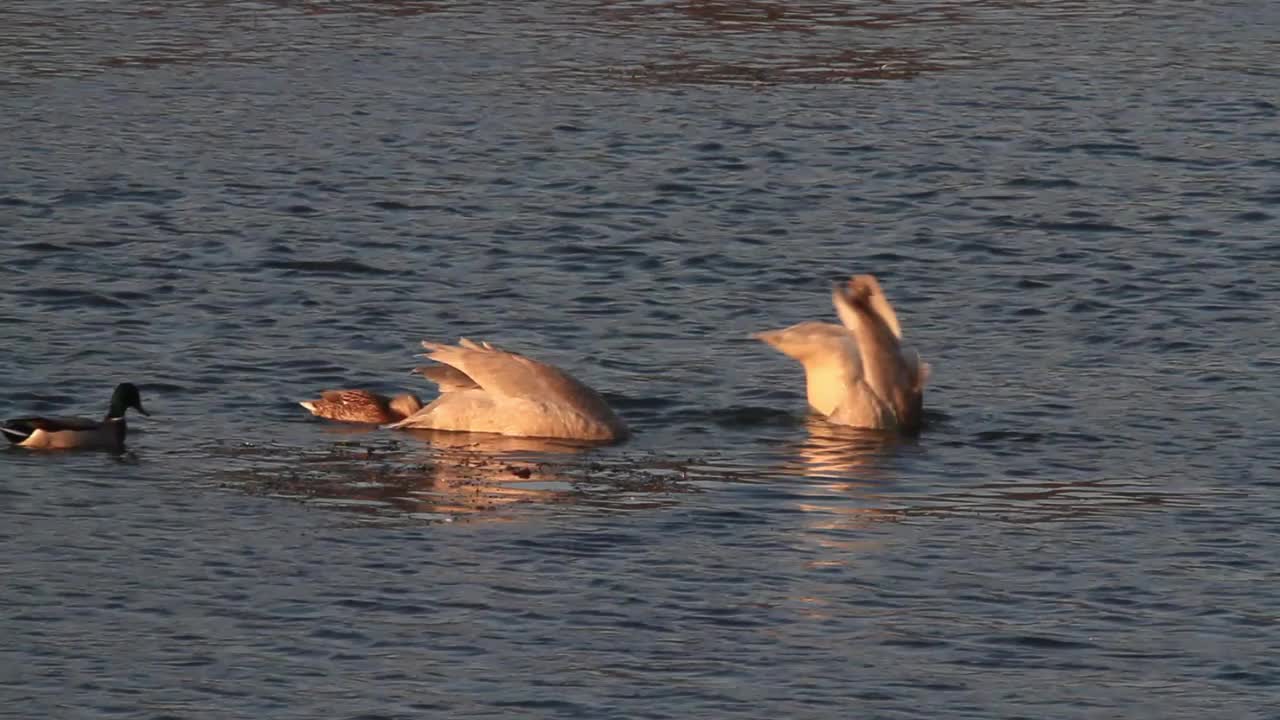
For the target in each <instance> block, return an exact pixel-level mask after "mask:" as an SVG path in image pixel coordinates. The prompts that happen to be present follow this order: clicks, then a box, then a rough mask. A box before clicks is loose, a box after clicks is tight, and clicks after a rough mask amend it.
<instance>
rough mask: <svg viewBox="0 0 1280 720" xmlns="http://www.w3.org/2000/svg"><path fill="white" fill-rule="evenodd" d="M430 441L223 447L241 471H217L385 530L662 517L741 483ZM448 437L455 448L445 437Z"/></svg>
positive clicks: (615, 461)
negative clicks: (598, 513) (707, 485)
mask: <svg viewBox="0 0 1280 720" xmlns="http://www.w3.org/2000/svg"><path fill="white" fill-rule="evenodd" d="M413 434H414V435H419V434H422V433H418V432H415V433H413ZM427 434H431V435H435V436H436V437H433V438H432V440H433V443H435V444H433V445H431V446H420V445H417V444H416V442H414V443H410V442H403V441H400V440H388V439H386V437H385V435H383V436H380V437H376V438H375V437H370V438H368V439H366V440H361V441H340V442H336V443H334V444H333V445H332V446H330V447H329V448H327V449H326V450H324V451H314V450H311V451H308V450H301V449H287V448H280V447H252V446H249V447H235V448H223V449H221V450H220V451H219V453H220V455H221V456H222V459H223V460H224V461H226V462H227V464H229V465H231V464H233V465H234V466H235V467H234V469H231V470H227V471H221V472H218V473H217V475H216V477H215V479H216V481H217V482H218V484H219V485H221V486H223V487H228V488H235V489H238V490H240V491H243V492H247V493H250V494H254V495H265V496H271V497H279V498H287V499H293V500H300V501H303V502H306V503H309V504H313V505H317V506H324V507H329V508H333V509H336V510H345V511H352V512H356V513H361V514H365V515H370V516H376V517H375V518H374V519H376V520H379V521H385V520H388V519H395V518H399V519H402V520H403V519H407V520H415V521H451V520H456V519H459V518H461V517H483V518H485V519H507V517H506V516H505V515H502V514H500V513H496V512H494V511H496V510H499V509H501V508H503V507H505V506H510V505H516V504H522V505H527V504H536V505H543V506H550V505H555V506H564V505H585V506H591V507H596V508H654V507H660V506H663V505H669V504H672V503H673V502H675V498H676V496H678V495H680V494H686V493H690V492H697V491H698V487H697V480H698V479H699V478H706V477H715V478H717V479H720V480H724V479H728V478H731V477H732V474H731V473H728V472H724V471H713V470H710V471H709V470H705V469H704V470H702V471H701V472H699V471H695V470H693V469H692V468H691V467H690V465H688V464H686V463H681V462H673V461H669V460H662V459H655V458H648V459H643V460H629V459H619V458H617V457H612V458H610V459H608V460H605V459H601V458H591V457H580V458H577V459H575V458H574V457H573V454H574V453H586V452H587V451H588V449H589V448H583V447H577V448H574V447H569V446H562V447H557V448H556V451H555V452H551V451H549V448H550V447H551V445H552V444H553V443H550V442H549V441H542V440H538V439H534V438H504V437H501V436H479V435H468V434H465V433H427ZM449 435H452V436H453V437H452V441H453V442H452V444H450V443H449V438H447V437H440V436H449ZM232 461H234V462H232Z"/></svg>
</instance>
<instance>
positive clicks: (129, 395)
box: [107, 383, 151, 418]
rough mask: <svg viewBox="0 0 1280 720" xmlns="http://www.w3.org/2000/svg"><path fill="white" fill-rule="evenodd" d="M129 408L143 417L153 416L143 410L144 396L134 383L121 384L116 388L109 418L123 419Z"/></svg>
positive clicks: (112, 395)
mask: <svg viewBox="0 0 1280 720" xmlns="http://www.w3.org/2000/svg"><path fill="white" fill-rule="evenodd" d="M129 408H133V409H135V410H137V411H138V412H140V413H142V414H143V415H147V416H150V415H151V413H149V412H147V411H146V410H143V409H142V395H141V394H139V393H138V386H136V385H134V384H133V383H120V384H119V385H117V386H116V391H115V392H114V393H112V394H111V410H110V411H109V412H108V413H107V417H109V418H122V417H124V413H125V411H126V410H128V409H129Z"/></svg>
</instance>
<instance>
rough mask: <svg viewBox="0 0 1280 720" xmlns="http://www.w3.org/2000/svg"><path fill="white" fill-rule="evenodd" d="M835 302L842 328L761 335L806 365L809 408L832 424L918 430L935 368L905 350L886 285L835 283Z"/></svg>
mask: <svg viewBox="0 0 1280 720" xmlns="http://www.w3.org/2000/svg"><path fill="white" fill-rule="evenodd" d="M831 302H832V304H833V305H834V306H835V309H836V313H837V314H838V315H839V316H840V320H841V322H842V323H843V325H835V324H832V323H823V322H813V321H810V322H802V323H799V324H797V325H792V326H791V327H788V328H783V329H781V330H768V331H765V332H761V333H756V334H755V336H754V337H756V338H757V339H760V340H763V341H764V342H767V343H769V344H770V345H772V346H773V347H775V348H777V349H778V350H779V351H781V352H782V353H784V354H785V355H787V356H789V357H791V358H793V359H795V360H796V361H798V362H799V363H800V364H801V365H802V366H804V372H805V390H806V395H807V396H808V399H809V405H810V406H811V407H812V408H813V409H814V410H816V411H817V412H819V413H821V414H822V415H824V416H826V417H827V419H828V420H830V421H831V422H834V423H838V424H840V425H849V426H851V427H860V428H870V429H875V430H893V431H898V432H904V433H916V432H919V430H920V424H921V420H922V416H923V405H924V386H925V383H926V382H927V380H928V376H929V366H928V365H927V364H925V363H923V362H921V361H920V358H919V356H917V355H916V353H915V351H913V350H910V349H907V348H904V347H903V345H902V328H901V326H900V325H899V324H898V316H897V314H896V313H894V311H893V306H891V305H890V304H889V300H888V299H887V298H886V297H885V295H884V292H883V291H882V290H881V289H880V283H879V282H878V281H877V280H876V279H875V277H874V276H872V275H857V276H854V277H853V278H851V279H850V280H849V282H848V283H847V284H844V285H838V286H836V288H835V289H834V290H833V291H832V293H831Z"/></svg>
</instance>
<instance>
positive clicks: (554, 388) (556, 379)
mask: <svg viewBox="0 0 1280 720" xmlns="http://www.w3.org/2000/svg"><path fill="white" fill-rule="evenodd" d="M422 347H424V348H426V349H427V350H428V351H429V352H427V353H426V354H425V356H424V357H427V358H429V359H431V360H435V361H436V362H438V363H440V365H438V366H429V367H423V368H418V369H417V371H416V372H419V373H420V374H422V375H423V376H424V377H426V378H427V379H428V380H431V381H432V382H434V383H435V384H436V385H437V386H438V387H439V388H440V396H439V397H437V398H436V399H435V400H434V401H433V402H432V403H431V404H430V405H427V406H426V407H424V408H422V409H421V410H419V411H418V412H416V413H414V414H413V415H410V416H409V417H407V418H405V419H404V420H401V421H399V422H397V423H392V424H390V425H388V426H387V427H389V428H393V429H400V428H403V429H415V428H416V429H424V430H454V431H459V432H483V433H496V434H499V435H510V436H515V437H542V438H559V439H564V440H600V441H615V440H621V439H623V438H625V437H627V435H628V430H627V425H626V423H624V422H623V421H622V418H620V417H618V416H617V415H616V414H614V412H613V410H612V409H611V408H610V407H609V404H608V403H606V402H605V400H604V398H602V397H600V395H599V394H598V393H596V391H595V390H592V389H591V388H589V387H587V386H586V385H584V384H582V383H581V382H579V381H577V380H575V379H574V378H572V377H570V376H569V375H568V373H565V372H564V371H563V370H560V369H559V368H556V367H552V366H551V365H547V364H545V363H540V362H538V361H536V360H531V359H529V358H527V357H525V356H523V355H518V354H516V353H513V352H507V351H505V350H501V349H499V348H496V347H494V346H493V345H490V344H489V343H487V342H480V343H475V342H472V341H470V340H468V339H466V338H462V339H461V340H459V341H458V344H457V345H444V344H441V343H434V342H429V341H423V343H422Z"/></svg>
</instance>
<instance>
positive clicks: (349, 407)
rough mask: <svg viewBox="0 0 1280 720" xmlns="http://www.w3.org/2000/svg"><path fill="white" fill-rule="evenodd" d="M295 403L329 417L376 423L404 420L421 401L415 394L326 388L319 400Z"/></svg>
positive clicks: (344, 420) (419, 406)
mask: <svg viewBox="0 0 1280 720" xmlns="http://www.w3.org/2000/svg"><path fill="white" fill-rule="evenodd" d="M298 404H299V405H301V406H302V407H304V408H306V409H308V410H310V411H311V413H312V414H313V415H317V416H319V417H322V418H327V419H329V420H341V421H342V422H354V423H372V424H375V425H383V424H386V423H393V422H396V421H397V420H403V419H405V418H407V417H409V416H410V415H412V414H414V413H416V412H418V411H419V410H421V409H422V401H421V400H419V399H418V397H417V396H416V395H410V394H408V393H405V394H403V395H396V396H395V397H387V396H386V395H379V394H378V393H375V392H369V391H368V390H325V391H324V392H322V393H320V399H319V400H303V401H302V402H300V403H298Z"/></svg>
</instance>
